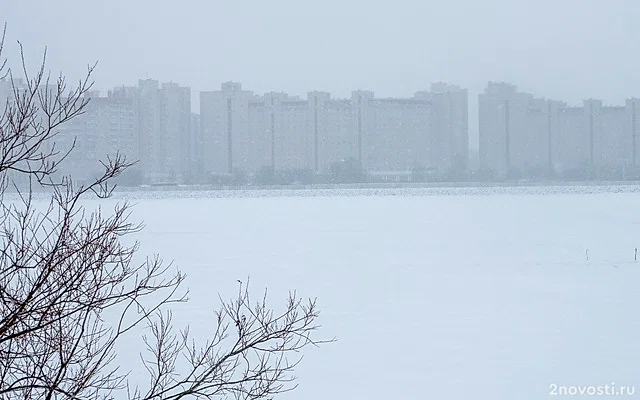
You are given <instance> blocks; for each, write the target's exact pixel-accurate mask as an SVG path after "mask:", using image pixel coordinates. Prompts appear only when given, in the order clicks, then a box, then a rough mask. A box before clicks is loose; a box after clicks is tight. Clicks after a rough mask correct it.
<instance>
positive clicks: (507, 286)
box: [110, 188, 640, 400]
mask: <svg viewBox="0 0 640 400" xmlns="http://www.w3.org/2000/svg"><path fill="white" fill-rule="evenodd" d="M610 189H611V190H606V189H604V190H603V189H602V188H582V189H580V190H576V189H570V190H569V191H567V192H562V191H561V190H560V189H557V188H555V189H552V190H548V189H545V188H533V189H526V190H524V189H512V190H510V189H504V188H502V189H500V188H493V189H469V190H466V191H465V190H463V189H460V190H448V191H447V190H445V191H437V190H436V191H433V190H430V191H429V190H413V191H412V190H393V189H390V190H386V191H373V192H372V191H366V190H363V191H357V190H355V191H350V192H344V191H343V192H340V191H330V190H329V191H322V192H313V191H300V192H295V191H293V192H277V193H263V192H261V193H256V192H251V191H248V192H245V193H244V194H241V195H237V194H236V195H234V194H229V193H226V194H224V195H221V194H220V193H222V192H219V193H217V194H216V193H214V194H210V195H203V194H202V193H193V192H190V193H187V192H184V193H183V192H171V193H146V194H145V193H143V192H139V193H121V194H119V195H117V196H116V197H115V198H114V200H113V201H121V200H123V199H128V200H131V201H132V202H133V203H134V204H135V206H134V213H133V220H134V221H140V220H144V222H145V224H146V228H145V229H144V231H143V232H142V233H140V234H139V235H138V236H137V239H139V240H140V241H141V243H142V248H141V255H144V254H149V253H152V252H159V253H160V254H161V255H162V256H163V257H164V258H165V259H167V260H173V261H174V262H175V264H176V265H177V266H179V267H180V269H181V270H183V271H184V272H185V273H186V274H187V281H186V285H187V286H188V287H189V290H190V301H189V303H188V304H186V305H184V306H179V307H178V308H177V309H176V315H175V322H176V324H177V325H182V324H187V323H188V324H191V327H192V333H194V334H195V336H196V337H198V338H205V337H206V336H207V334H208V332H209V331H210V329H211V327H212V326H213V323H212V310H213V308H214V307H215V306H216V305H217V304H218V293H219V294H221V295H222V297H223V298H231V297H233V296H234V294H236V293H237V289H238V283H237V282H236V280H237V279H240V280H243V281H246V278H247V277H248V276H250V278H251V288H252V291H254V292H255V295H256V296H260V295H261V294H262V291H263V290H264V288H265V287H268V288H269V296H270V297H269V298H270V300H271V301H272V302H273V304H274V306H276V307H281V305H284V300H285V298H286V296H287V294H288V291H289V290H291V289H295V290H296V291H297V293H298V294H300V295H302V296H305V297H317V298H318V304H319V307H320V309H321V317H320V321H319V322H320V323H321V324H322V329H321V330H320V331H319V332H318V335H319V336H318V338H331V337H336V338H337V342H335V343H331V344H326V345H323V346H321V347H320V348H308V349H306V351H305V352H304V360H303V362H302V364H301V365H300V366H299V367H298V368H297V370H296V375H297V376H298V378H299V379H298V383H299V384H300V386H299V387H298V388H297V389H296V390H295V391H293V392H290V393H286V394H283V395H281V396H279V397H277V398H279V399H283V400H286V399H306V400H321V399H322V400H325V399H350V400H353V399H369V400H376V399H380V400H382V399H385V400H386V399H400V398H402V399H487V400H488V399H493V400H497V399H505V400H506V399H542V398H548V397H549V391H550V385H551V384H557V385H605V384H611V383H615V385H617V386H621V385H636V387H637V389H638V390H637V391H639V390H640V312H639V307H640V262H638V263H636V262H634V249H635V248H636V247H640V207H638V205H639V204H640V193H638V191H637V190H635V189H634V190H622V191H620V190H619V189H618V188H610ZM614 191H618V192H619V193H614ZM110 201H111V200H110ZM587 249H588V255H589V259H588V260H587V257H586V250H587ZM134 346H135V347H134ZM139 349H141V346H140V343H138V342H136V343H135V344H133V342H132V343H131V348H130V349H129V350H131V351H128V353H127V355H126V357H125V359H127V360H128V359H130V360H131V361H132V362H133V361H135V360H137V359H138V357H137V356H136V351H139ZM126 365H127V361H126V360H125V361H123V366H124V367H126ZM133 376H135V374H134V375H133ZM637 391H636V392H637Z"/></svg>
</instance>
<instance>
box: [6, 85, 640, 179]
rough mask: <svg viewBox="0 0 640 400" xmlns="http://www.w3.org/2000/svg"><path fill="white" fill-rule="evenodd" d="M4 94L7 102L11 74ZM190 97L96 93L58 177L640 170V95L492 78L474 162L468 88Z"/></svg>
mask: <svg viewBox="0 0 640 400" xmlns="http://www.w3.org/2000/svg"><path fill="white" fill-rule="evenodd" d="M20 85H23V83H21V81H17V86H18V87H20ZM0 90H1V91H2V92H0V95H2V96H4V97H7V96H11V89H10V82H9V81H7V80H4V81H2V82H0ZM191 93H192V90H191V88H189V87H184V86H181V85H180V84H178V83H175V82H169V83H160V82H158V81H157V80H152V79H141V80H139V81H138V85H137V86H133V87H127V86H120V87H116V88H113V89H112V90H110V91H108V92H107V93H106V94H105V95H103V96H101V95H100V93H99V92H95V91H92V92H89V93H88V94H87V97H88V98H89V105H88V107H87V109H86V112H85V113H84V114H83V115H81V116H80V117H78V118H76V119H74V120H72V121H71V122H70V123H68V124H65V125H64V126H61V127H59V128H58V129H59V131H60V133H59V135H58V137H57V144H58V146H59V148H60V149H67V148H69V147H70V146H71V145H72V144H73V143H74V142H75V146H76V148H75V151H74V152H72V154H71V155H70V156H69V158H68V160H66V162H65V163H64V164H63V168H62V170H61V172H62V173H71V174H72V175H73V176H74V177H75V178H76V179H78V180H80V181H83V180H87V179H90V178H91V177H92V176H94V175H95V174H96V173H98V171H99V170H100V168H101V165H100V163H99V160H101V159H102V160H104V159H105V157H106V156H107V155H114V154H115V153H116V152H120V153H121V154H122V155H124V156H126V157H127V159H129V160H132V161H135V160H139V163H138V164H137V165H136V166H135V167H134V168H132V169H131V171H128V172H127V175H125V177H124V178H123V183H125V184H134V185H138V184H215V183H234V184H245V183H249V182H252V183H256V184H260V183H263V184H267V183H317V182H333V183H340V182H379V181H387V182H388V181H395V182H397V181H414V182H415V181H418V182H422V181H458V182H459V181H504V180H519V179H527V180H548V179H555V180H585V179H600V180H626V179H638V178H639V177H640V174H639V172H640V169H639V168H638V150H639V149H638V146H639V143H638V140H637V132H638V130H639V129H640V127H639V125H638V124H639V123H640V121H639V120H638V118H637V112H638V110H639V109H640V99H636V98H630V99H627V100H626V102H625V103H624V104H622V105H617V106H610V105H605V104H604V103H603V101H602V100H599V99H587V100H584V102H583V104H582V105H581V106H569V105H568V104H567V103H566V102H563V101H561V100H550V99H546V98H537V97H534V95H532V94H528V93H523V92H520V91H518V89H517V87H516V86H515V85H513V84H508V83H504V82H488V84H487V86H486V88H485V90H484V92H483V93H480V94H479V95H478V115H479V165H478V166H477V167H474V166H472V165H471V164H470V146H469V106H468V102H469V94H468V90H467V89H465V88H461V87H459V86H456V85H453V84H448V83H443V82H437V83H433V84H432V85H431V87H430V89H429V90H421V91H416V92H415V94H414V96H412V97H408V98H381V97H377V96H376V95H375V93H374V92H373V91H367V90H353V91H352V94H351V96H350V97H349V98H335V97H333V96H332V94H331V93H328V92H322V91H309V92H308V93H307V94H306V96H304V97H301V96H297V95H290V94H287V93H284V92H269V93H265V94H257V93H255V92H253V91H251V90H248V89H247V88H244V87H243V86H242V85H241V84H240V83H238V82H224V83H222V84H221V85H220V89H219V90H214V91H201V92H199V93H198V94H199V98H200V101H199V106H200V113H192V112H191V109H192V106H191ZM276 176H279V177H278V178H277V179H276ZM318 177H320V178H318ZM323 179H324V180H323Z"/></svg>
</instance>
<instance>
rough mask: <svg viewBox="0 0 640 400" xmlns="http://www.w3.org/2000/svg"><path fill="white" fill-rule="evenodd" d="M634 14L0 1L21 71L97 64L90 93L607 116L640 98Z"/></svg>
mask: <svg viewBox="0 0 640 400" xmlns="http://www.w3.org/2000/svg"><path fill="white" fill-rule="evenodd" d="M639 16H640V5H639V4H638V3H637V2H634V1H627V0H615V1H610V2H604V1H595V0H586V1H577V0H576V1H574V0H567V1H555V0H539V1H512V0H487V1H481V2H480V1H460V0H457V1H455V0H452V1H423V0H398V1H393V2H387V1H385V2H383V1H368V0H351V1H338V0H325V1H321V2H306V1H296V0H274V1H204V0H185V1H180V2H178V3H176V2H172V1H151V0H137V1H129V0H112V1H102V2H91V3H87V2H85V1H80V0H65V1H63V2H52V1H46V0H1V6H0V21H2V20H6V21H7V22H8V24H9V26H8V28H9V30H8V34H9V39H10V41H12V43H15V42H13V41H14V40H18V39H20V40H22V41H23V43H24V44H25V45H26V46H27V49H28V53H27V55H28V58H29V59H30V60H37V58H38V56H39V54H40V50H41V48H42V46H44V45H48V46H49V49H50V53H49V54H50V58H49V60H50V66H51V68H52V69H53V70H54V71H59V70H62V71H64V72H65V73H66V74H67V75H69V76H71V77H80V76H81V74H82V73H84V71H85V70H84V67H85V65H86V64H87V63H91V62H93V61H96V60H97V61H99V63H100V64H99V69H98V70H97V72H96V75H95V78H96V84H97V86H96V87H97V88H98V89H101V90H108V89H110V88H111V87H113V86H116V85H123V84H124V85H134V84H135V83H136V82H137V80H138V79H139V78H145V77H149V78H154V79H158V80H160V81H174V82H179V83H180V84H182V85H186V86H191V88H192V90H193V91H192V93H193V96H194V101H193V106H194V109H197V101H198V98H197V92H198V91H200V90H215V89H218V88H219V85H220V82H223V81H227V80H234V81H239V82H242V83H243V85H244V87H246V88H249V89H251V90H254V91H256V92H258V93H263V92H267V91H271V90H275V91H280V90H282V91H285V92H289V93H291V94H298V95H304V94H306V93H307V91H310V90H316V89H317V90H326V91H330V92H332V93H333V94H334V95H335V96H339V97H344V96H348V95H349V94H350V91H351V90H352V89H369V90H374V91H375V92H376V93H377V95H379V96H381V97H384V96H396V97H402V96H411V95H413V93H414V92H415V91H417V90H421V89H427V88H428V86H429V84H430V82H434V81H447V82H451V83H455V84H458V85H461V86H462V87H466V88H469V95H470V104H469V110H470V123H469V127H470V134H471V138H472V140H471V146H472V147H476V144H475V143H476V140H474V139H473V138H474V137H476V135H477V122H476V121H477V116H476V114H477V107H476V106H475V104H476V101H477V93H479V92H481V91H482V89H483V87H484V86H485V84H486V82H487V81H488V80H498V81H502V80H504V81H509V82H512V83H514V84H517V85H518V86H519V88H520V89H521V90H522V91H524V92H529V93H533V94H535V95H537V96H546V97H551V98H557V99H562V100H566V101H569V102H572V103H575V102H578V101H580V100H582V99H585V98H591V97H594V98H603V99H605V101H606V102H608V103H612V104H619V103H622V102H623V100H624V99H625V98H629V97H632V96H640V77H639V76H638V74H637V73H636V71H637V70H638V68H639V67H640V59H639V58H638V55H637V43H638V39H640V26H639V25H638V24H637V20H638V17H639Z"/></svg>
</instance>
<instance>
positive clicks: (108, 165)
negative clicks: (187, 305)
mask: <svg viewBox="0 0 640 400" xmlns="http://www.w3.org/2000/svg"><path fill="white" fill-rule="evenodd" d="M5 31H6V26H5ZM5 31H3V34H2V37H1V39H0V78H2V81H3V82H4V83H5V84H8V85H9V86H10V88H11V93H10V94H9V96H8V97H9V98H8V99H7V100H6V102H5V103H4V109H3V111H2V114H1V115H0V200H1V203H0V220H1V223H2V224H1V227H0V398H1V399H35V398H42V399H107V398H119V399H121V398H124V397H125V396H126V397H128V398H130V399H179V398H187V397H192V398H212V397H220V398H222V397H224V398H226V397H230V396H233V397H234V398H238V399H261V398H271V397H272V396H274V395H275V394H277V393H281V392H284V391H287V390H291V389H293V388H295V382H294V379H295V377H294V376H293V370H294V368H295V366H296V365H297V363H298V362H299V361H300V358H299V357H296V358H294V359H293V360H292V359H289V355H297V354H298V352H299V350H301V349H303V348H305V347H307V346H309V345H317V344H319V343H321V342H322V341H318V340H316V339H314V338H313V337H312V335H313V334H314V333H315V332H316V331H317V329H318V325H316V319H317V317H318V311H317V308H316V303H315V300H308V301H303V300H302V299H300V298H299V297H298V296H297V295H296V294H295V293H290V295H289V298H288V302H287V304H286V307H284V309H283V310H282V311H281V312H280V313H276V311H274V310H273V309H272V308H270V306H269V305H268V303H267V300H266V291H265V295H264V296H261V298H260V299H259V301H257V302H255V303H252V301H251V298H250V292H249V288H248V283H247V284H245V285H243V284H242V283H241V284H240V289H239V292H238V296H237V298H235V299H233V300H230V301H222V299H220V300H221V304H222V306H221V308H220V309H219V310H218V311H217V313H216V314H215V315H216V316H217V318H216V319H215V321H214V322H215V326H216V330H215V332H214V333H213V337H211V338H210V340H209V341H207V342H206V343H201V344H200V345H198V344H196V343H195V342H194V341H193V340H192V339H191V337H190V334H189V329H188V327H186V328H184V329H182V330H179V331H174V329H173V325H172V319H171V305H172V304H173V303H177V302H184V301H186V300H187V298H186V293H183V291H182V289H181V287H182V284H183V283H184V280H185V275H183V274H182V273H180V272H179V271H177V270H175V269H174V268H173V267H172V265H171V264H165V263H163V262H162V260H161V259H160V258H159V257H157V256H154V257H150V258H147V259H146V261H145V262H143V263H139V264H136V263H135V261H134V255H135V254H136V251H137V250H138V243H137V242H135V243H134V244H133V245H125V244H124V243H125V239H124V238H125V236H128V235H132V234H135V233H136V232H138V231H139V230H140V229H141V228H142V227H141V225H136V224H133V223H131V222H129V217H130V207H129V206H128V205H127V204H122V205H118V206H116V207H115V209H114V210H113V212H111V213H104V212H102V211H101V210H100V209H98V210H94V211H91V210H87V209H85V206H83V205H82V202H81V200H82V199H83V198H86V197H92V196H98V197H99V198H106V197H108V196H110V195H111V193H112V191H113V188H112V187H110V186H111V185H110V182H111V181H112V180H113V178H115V177H117V176H118V175H119V174H120V173H121V172H122V171H123V170H124V169H126V168H127V167H129V166H130V165H131V163H128V162H127V161H126V160H125V159H124V158H123V157H121V156H120V155H118V154H116V155H114V157H113V158H109V159H107V160H106V161H105V162H103V167H104V172H103V174H102V175H101V176H100V177H99V178H97V179H96V180H95V181H93V182H92V183H90V184H87V185H84V186H79V185H74V183H73V181H72V180H71V179H70V178H69V177H61V178H56V176H57V174H56V171H57V170H58V166H59V165H60V163H61V162H63V161H64V159H65V157H66V156H67V155H68V154H69V152H70V151H71V150H72V148H69V149H57V148H56V146H55V138H56V135H57V133H58V132H59V129H60V127H61V126H62V125H64V124H65V123H66V122H68V121H70V120H71V119H73V118H76V117H78V116H80V115H81V114H82V113H83V111H84V109H85V106H86V105H87V102H88V98H87V97H86V96H85V94H86V93H87V92H88V91H89V90H90V89H91V86H92V82H91V74H92V71H93V68H94V67H93V66H92V67H89V69H88V72H87V75H86V77H85V78H84V79H83V80H81V81H80V82H79V83H78V85H77V86H76V87H74V88H71V89H69V88H68V87H67V83H66V81H65V79H64V77H63V76H60V77H59V78H58V79H57V80H55V82H53V83H52V81H50V77H49V74H48V73H47V72H46V70H45V59H46V51H45V57H43V60H42V64H41V66H40V68H39V69H38V70H37V71H36V72H35V73H34V74H33V75H31V74H30V73H29V71H28V70H27V67H26V62H25V58H24V55H23V54H22V45H21V44H20V50H21V62H22V71H20V75H22V76H23V79H24V80H23V85H19V84H18V82H17V80H16V78H14V72H13V71H12V70H11V69H10V68H9V67H8V66H7V63H6V61H4V62H2V61H1V60H3V59H4V56H3V50H4V43H5V40H4V39H5V34H4V32H5ZM1 83H2V82H0V84H1ZM18 178H26V179H22V181H24V182H26V183H27V184H26V188H25V186H24V185H23V186H21V185H20V184H18V183H17V182H18V180H19V179H18ZM38 187H39V188H46V190H48V192H47V193H48V194H49V195H50V196H49V197H47V199H48V201H46V200H45V201H44V203H43V202H38V201H36V200H35V197H34V190H35V189H36V188H38ZM10 191H11V192H15V193H11V194H9V192H10ZM234 284H235V283H234ZM134 328H136V329H134ZM137 328H139V329H143V330H144V331H143V332H145V336H143V337H140V334H139V329H137ZM136 338H137V339H138V340H141V344H142V343H144V345H146V346H145V347H146V350H145V351H144V352H142V353H141V354H140V356H141V359H142V364H143V365H144V366H145V367H146V371H147V373H148V376H149V382H148V384H147V385H138V384H133V383H132V382H129V381H128V379H127V372H126V371H121V370H120V369H119V368H118V367H117V366H116V365H115V363H114V360H115V358H116V344H117V343H119V342H122V341H123V340H126V341H129V340H135V339H136Z"/></svg>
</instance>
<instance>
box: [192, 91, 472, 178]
mask: <svg viewBox="0 0 640 400" xmlns="http://www.w3.org/2000/svg"><path fill="white" fill-rule="evenodd" d="M467 99H468V95H467V91H466V89H461V88H459V87H457V86H453V85H448V84H444V83H437V84H433V85H432V87H431V91H423V92H418V93H416V94H415V96H414V97H412V98H406V99H397V98H375V96H374V93H373V92H370V91H354V92H352V95H351V98H347V99H334V98H332V97H331V94H330V93H327V92H317V91H315V92H310V93H308V94H307V97H306V98H304V99H301V98H300V97H297V96H290V95H287V94H286V93H267V94H265V95H256V94H255V93H253V92H251V91H247V90H243V89H242V87H241V85H240V84H239V83H234V82H227V83H223V84H222V86H221V89H220V90H218V91H210V92H201V93H200V118H201V129H202V139H203V153H204V154H203V166H204V167H203V168H204V170H205V172H206V173H213V174H231V173H233V172H234V171H235V170H243V171H250V172H255V171H258V170H260V169H261V168H264V167H269V168H273V169H275V170H291V169H298V170H300V169H308V170H312V171H314V172H316V173H323V172H324V171H326V170H327V169H328V168H330V166H331V164H332V163H334V162H336V161H340V160H343V159H355V160H358V161H359V162H360V164H361V166H362V167H363V169H364V170H366V171H369V172H388V171H410V170H411V169H412V168H414V167H417V166H419V167H422V168H427V169H431V170H432V171H434V172H435V173H437V174H441V175H451V174H461V173H464V171H466V170H467V160H468V126H467V118H466V116H467V112H468V109H467V107H468V105H467Z"/></svg>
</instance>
